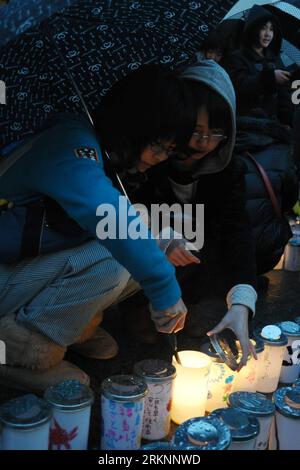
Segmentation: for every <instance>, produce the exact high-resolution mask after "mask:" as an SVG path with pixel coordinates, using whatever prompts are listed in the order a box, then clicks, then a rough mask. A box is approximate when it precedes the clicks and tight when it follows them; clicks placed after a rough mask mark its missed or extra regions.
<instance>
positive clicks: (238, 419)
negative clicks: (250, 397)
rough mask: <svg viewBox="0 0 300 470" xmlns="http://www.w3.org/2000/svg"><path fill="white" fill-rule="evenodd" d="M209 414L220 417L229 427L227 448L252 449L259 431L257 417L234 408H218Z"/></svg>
mask: <svg viewBox="0 0 300 470" xmlns="http://www.w3.org/2000/svg"><path fill="white" fill-rule="evenodd" d="M211 416H215V417H216V418H219V419H221V420H222V421H223V422H224V424H225V425H226V426H227V427H228V428H229V429H230V432H231V444H230V446H229V448H228V450H254V447H255V440H256V437H257V435H258V433H259V422H258V419H257V418H255V417H254V416H249V415H247V414H246V413H244V412H243V411H240V410H236V409H235V408H219V409H218V410H215V411H214V412H213V413H212V414H211Z"/></svg>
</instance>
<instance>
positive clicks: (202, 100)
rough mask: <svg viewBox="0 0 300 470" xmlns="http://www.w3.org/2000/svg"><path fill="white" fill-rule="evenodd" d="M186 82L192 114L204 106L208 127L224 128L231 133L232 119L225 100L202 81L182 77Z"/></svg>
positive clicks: (194, 114)
mask: <svg viewBox="0 0 300 470" xmlns="http://www.w3.org/2000/svg"><path fill="white" fill-rule="evenodd" d="M184 81H185V82H186V83H187V84H188V87H189V91H190V94H191V97H190V100H191V101H192V102H193V108H192V109H191V119H192V116H193V117H194V116H196V120H197V114H198V110H199V109H200V108H205V109H206V110H207V113H208V119H209V127H210V129H224V130H225V131H226V132H227V133H231V130H232V121H231V114H230V106H229V104H228V103H227V102H226V100H225V99H224V98H223V97H222V96H221V95H220V94H219V93H217V92H216V91H215V90H214V89H212V88H210V87H209V86H208V85H206V84H204V83H202V82H201V83H199V82H198V81H196V80H192V79H187V78H186V79H184Z"/></svg>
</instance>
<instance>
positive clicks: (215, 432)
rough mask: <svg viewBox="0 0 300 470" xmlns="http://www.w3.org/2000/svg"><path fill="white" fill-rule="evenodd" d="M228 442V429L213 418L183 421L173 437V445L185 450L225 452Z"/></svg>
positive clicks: (229, 435)
mask: <svg viewBox="0 0 300 470" xmlns="http://www.w3.org/2000/svg"><path fill="white" fill-rule="evenodd" d="M230 442H231V434H230V431H229V429H228V427H227V426H226V425H225V424H224V423H223V421H221V420H220V419H218V418H215V417H213V416H207V417H205V418H192V419H189V420H188V421H185V422H184V423H182V424H181V425H180V426H178V428H177V431H176V433H175V436H174V445H175V446H176V447H177V448H178V449H185V450H225V449H227V448H228V447H229V446H230Z"/></svg>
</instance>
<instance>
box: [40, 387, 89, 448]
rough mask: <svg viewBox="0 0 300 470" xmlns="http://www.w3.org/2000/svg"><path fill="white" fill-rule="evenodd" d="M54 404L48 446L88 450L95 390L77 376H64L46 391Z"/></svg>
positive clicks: (50, 402)
mask: <svg viewBox="0 0 300 470" xmlns="http://www.w3.org/2000/svg"><path fill="white" fill-rule="evenodd" d="M45 399H46V400H47V402H48V403H49V405H50V406H51V407H52V410H53V419H52V422H51V427H50V436H49V448H50V449H51V450H86V449H87V445H88V436H89V426H90V416H91V407H92V404H93V402H94V393H93V392H92V390H91V389H90V388H89V387H88V386H87V385H84V384H82V383H80V382H79V381H78V380H65V381H63V382H60V383H58V384H56V385H52V386H51V387H49V388H47V390H46V391H45Z"/></svg>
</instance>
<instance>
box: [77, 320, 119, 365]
mask: <svg viewBox="0 0 300 470" xmlns="http://www.w3.org/2000/svg"><path fill="white" fill-rule="evenodd" d="M69 349H70V350H71V351H75V352H76V353H77V354H80V355H81V356H84V357H88V358H90V359H104V360H105V359H112V358H113V357H115V356H116V355H117V354H118V351H119V347H118V345H117V343H116V341H115V340H114V338H113V337H112V336H111V335H110V334H109V333H108V332H107V331H105V330H104V329H103V328H100V327H98V328H96V331H95V332H94V334H93V336H92V337H91V338H89V339H88V340H86V341H85V342H84V343H79V344H77V343H76V344H72V346H70V347H69Z"/></svg>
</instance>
